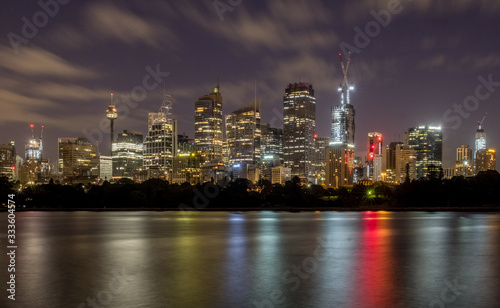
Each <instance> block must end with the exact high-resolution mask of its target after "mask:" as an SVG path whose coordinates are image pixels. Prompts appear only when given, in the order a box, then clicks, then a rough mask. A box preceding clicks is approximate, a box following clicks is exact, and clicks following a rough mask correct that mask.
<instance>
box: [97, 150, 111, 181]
mask: <svg viewBox="0 0 500 308" xmlns="http://www.w3.org/2000/svg"><path fill="white" fill-rule="evenodd" d="M98 159H99V178H100V179H101V180H102V181H111V178H112V177H113V159H112V158H111V156H99V158H98Z"/></svg>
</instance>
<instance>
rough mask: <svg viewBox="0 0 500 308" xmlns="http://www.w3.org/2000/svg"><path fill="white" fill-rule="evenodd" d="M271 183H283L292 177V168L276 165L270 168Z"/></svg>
mask: <svg viewBox="0 0 500 308" xmlns="http://www.w3.org/2000/svg"><path fill="white" fill-rule="evenodd" d="M271 174H272V176H271V183H272V184H281V185H284V184H285V182H286V181H290V180H291V179H292V168H288V167H284V166H276V167H273V168H272V169H271Z"/></svg>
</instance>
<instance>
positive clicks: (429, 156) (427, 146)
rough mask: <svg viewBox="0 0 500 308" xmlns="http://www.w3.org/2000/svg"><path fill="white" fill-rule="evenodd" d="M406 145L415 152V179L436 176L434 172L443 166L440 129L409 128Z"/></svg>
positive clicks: (428, 127) (425, 127)
mask: <svg viewBox="0 0 500 308" xmlns="http://www.w3.org/2000/svg"><path fill="white" fill-rule="evenodd" d="M408 145H409V146H410V148H412V149H414V150H416V151H417V177H418V178H425V177H427V176H436V172H438V170H439V168H441V167H442V165H443V164H442V157H443V132H442V130H441V127H433V126H419V127H414V128H409V129H408ZM438 174H439V173H438Z"/></svg>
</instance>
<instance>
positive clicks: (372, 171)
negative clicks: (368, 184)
mask: <svg viewBox="0 0 500 308" xmlns="http://www.w3.org/2000/svg"><path fill="white" fill-rule="evenodd" d="M382 142H383V137H382V134H381V133H377V132H372V133H368V142H367V143H368V144H367V147H366V149H367V153H366V178H367V179H369V180H373V181H380V180H381V179H380V173H381V172H382V159H383V158H382Z"/></svg>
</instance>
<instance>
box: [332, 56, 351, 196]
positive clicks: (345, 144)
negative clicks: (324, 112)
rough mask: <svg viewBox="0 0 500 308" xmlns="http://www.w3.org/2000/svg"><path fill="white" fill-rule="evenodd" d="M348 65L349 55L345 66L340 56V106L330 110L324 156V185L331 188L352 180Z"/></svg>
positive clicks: (347, 183) (346, 183) (348, 183)
mask: <svg viewBox="0 0 500 308" xmlns="http://www.w3.org/2000/svg"><path fill="white" fill-rule="evenodd" d="M350 63H351V56H350V54H349V58H348V60H347V64H346V65H344V61H343V59H342V55H341V54H340V64H341V67H342V73H343V80H342V83H341V84H340V87H339V88H338V91H339V92H340V104H339V105H338V106H335V107H333V108H332V136H331V139H330V146H329V148H328V149H327V150H326V155H325V160H326V166H325V167H326V171H325V175H326V177H325V178H326V182H325V184H326V185H327V186H333V187H339V186H343V185H350V184H352V183H353V180H354V134H355V121H354V119H355V111H354V107H353V106H352V105H351V98H350V91H351V90H353V89H354V88H353V87H352V86H351V85H350V84H349V81H348V79H347V75H348V71H349V65H350Z"/></svg>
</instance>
